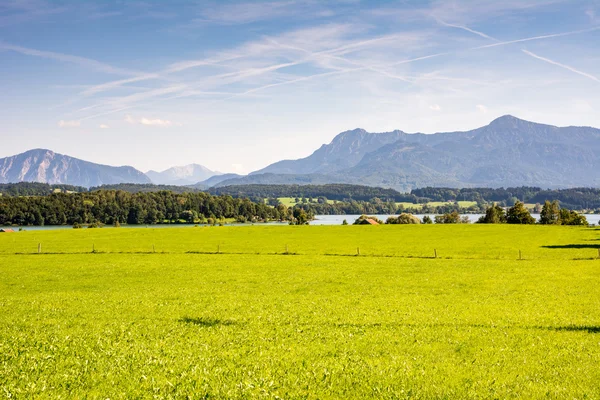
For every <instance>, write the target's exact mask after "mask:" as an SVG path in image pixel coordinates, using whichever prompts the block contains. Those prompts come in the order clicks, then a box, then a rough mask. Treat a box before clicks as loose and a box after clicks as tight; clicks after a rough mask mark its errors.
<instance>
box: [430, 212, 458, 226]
mask: <svg viewBox="0 0 600 400" xmlns="http://www.w3.org/2000/svg"><path fill="white" fill-rule="evenodd" d="M434 220H435V223H436V224H461V223H462V220H461V218H460V214H459V213H458V211H452V212H451V213H446V214H443V215H436V216H435V217H434Z"/></svg>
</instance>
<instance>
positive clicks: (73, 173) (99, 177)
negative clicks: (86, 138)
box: [0, 149, 150, 187]
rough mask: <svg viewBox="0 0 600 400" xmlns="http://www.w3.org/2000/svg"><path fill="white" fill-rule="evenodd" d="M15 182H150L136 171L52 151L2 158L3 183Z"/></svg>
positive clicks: (94, 184) (88, 183)
mask: <svg viewBox="0 0 600 400" xmlns="http://www.w3.org/2000/svg"><path fill="white" fill-rule="evenodd" d="M14 182H41V183H49V184H67V185H74V186H83V187H91V186H100V185H104V184H116V183H150V179H149V178H148V177H147V176H146V175H144V173H143V172H140V171H138V170H137V169H135V168H133V167H111V166H108V165H101V164H94V163H91V162H88V161H83V160H79V159H77V158H73V157H69V156H65V155H62V154H58V153H54V152H53V151H50V150H46V149H35V150H29V151H27V152H25V153H22V154H17V155H15V156H11V157H5V158H0V183H14Z"/></svg>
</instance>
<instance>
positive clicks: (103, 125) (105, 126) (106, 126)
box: [100, 124, 110, 129]
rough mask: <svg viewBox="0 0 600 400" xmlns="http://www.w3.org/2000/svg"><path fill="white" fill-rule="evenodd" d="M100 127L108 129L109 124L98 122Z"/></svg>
mask: <svg viewBox="0 0 600 400" xmlns="http://www.w3.org/2000/svg"><path fill="white" fill-rule="evenodd" d="M100 129H110V126H108V125H106V124H100Z"/></svg>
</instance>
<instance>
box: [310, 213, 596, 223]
mask: <svg viewBox="0 0 600 400" xmlns="http://www.w3.org/2000/svg"><path fill="white" fill-rule="evenodd" d="M427 215H429V217H430V218H431V219H432V220H433V218H434V217H435V216H436V214H427ZM482 215H483V214H462V215H461V216H467V217H469V220H470V221H471V222H477V220H478V219H479V218H480V217H481V216H482ZM415 216H416V217H418V218H419V219H421V220H422V219H423V217H424V216H425V215H424V214H415ZM531 216H532V217H533V218H535V219H536V220H539V219H540V215H539V214H531ZM358 217H360V215H317V216H316V217H315V218H316V220H315V221H311V223H310V224H311V225H341V224H342V222H343V221H344V220H346V221H348V223H349V224H352V223H353V222H354V221H356V219H357V218H358ZM375 217H377V218H378V219H380V220H382V221H384V222H385V220H386V219H388V218H389V217H397V215H375ZM585 217H586V218H587V221H588V223H589V224H594V225H598V223H599V222H600V214H585Z"/></svg>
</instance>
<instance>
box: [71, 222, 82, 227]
mask: <svg viewBox="0 0 600 400" xmlns="http://www.w3.org/2000/svg"><path fill="white" fill-rule="evenodd" d="M73 229H81V224H80V223H79V222H75V223H74V224H73Z"/></svg>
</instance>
